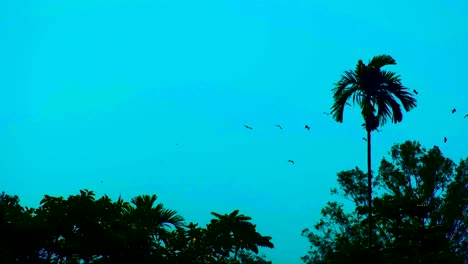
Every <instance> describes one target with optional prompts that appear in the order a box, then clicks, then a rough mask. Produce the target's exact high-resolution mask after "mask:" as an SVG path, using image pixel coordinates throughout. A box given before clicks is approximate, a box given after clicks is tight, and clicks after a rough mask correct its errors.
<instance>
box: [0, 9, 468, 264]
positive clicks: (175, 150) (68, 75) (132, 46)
mask: <svg viewBox="0 0 468 264" xmlns="http://www.w3.org/2000/svg"><path fill="white" fill-rule="evenodd" d="M466 10H468V2H467V1H462V0H453V1H442V0H440V1H407V0H406V1H403V0H392V1H344V0H326V1H312V0H309V1H307V0H287V1H286V0H268V1H267V0H263V1H262V0H204V1H182V0H161V1H157V0H152V1H150V0H147V1H144V0H131V1H130V0H115V1H110V0H80V1H58V0H55V1H52V0H41V1H32V0H26V1H13V0H11V1H10V0H6V1H2V2H1V3H0V38H1V39H0V40H1V41H0V58H1V61H2V63H0V191H6V192H7V193H9V194H16V195H19V196H20V199H21V201H22V204H23V205H26V206H33V207H36V206H38V204H39V201H40V200H41V199H42V197H43V195H44V194H49V195H56V196H68V195H74V194H77V193H78V191H79V190H80V189H85V188H87V189H90V190H94V191H95V192H96V194H97V196H98V197H101V196H102V195H104V194H108V195H110V197H111V198H113V199H116V198H117V197H118V195H119V194H122V196H123V198H125V199H127V200H128V199H130V198H132V197H134V196H136V195H140V194H153V193H155V194H157V195H158V201H159V202H162V203H163V204H164V205H165V206H166V207H168V208H171V209H175V210H177V211H178V212H179V213H180V214H181V215H183V216H184V217H185V218H186V219H187V220H188V221H193V222H198V223H200V224H201V225H202V226H204V225H205V224H206V223H208V221H209V220H210V219H211V215H210V212H212V211H216V212H219V213H223V214H224V213H230V212H231V211H232V210H234V209H239V210H240V212H241V213H243V214H246V215H249V216H251V217H252V218H253V220H252V221H253V223H255V224H257V229H258V230H259V232H260V233H262V234H263V235H269V236H272V237H273V243H274V244H275V248H274V249H273V250H270V249H266V250H263V252H264V253H265V254H266V255H267V256H268V258H269V259H271V260H273V263H275V264H289V263H300V260H299V257H300V256H303V255H304V254H305V253H306V252H307V249H308V247H309V245H310V244H309V243H308V242H307V240H306V238H303V237H301V231H302V230H303V229H304V228H306V227H312V226H313V225H314V224H315V223H316V222H317V221H318V220H319V219H320V209H321V208H322V207H323V206H324V205H325V203H326V202H327V201H329V200H330V199H338V198H333V197H331V196H330V188H332V187H335V186H336V173H337V172H339V171H342V170H347V169H352V168H354V167H355V166H359V167H360V168H362V169H363V170H364V171H366V144H365V142H364V141H363V140H362V139H361V138H362V137H363V136H364V135H365V132H364V130H362V128H361V126H360V124H361V123H362V119H361V116H360V112H359V110H358V109H357V108H356V109H348V110H347V111H346V112H345V121H344V123H343V124H338V123H335V122H334V121H333V120H332V119H331V118H330V117H329V116H326V115H324V114H323V112H325V111H329V108H330V106H331V104H332V94H331V89H332V88H333V84H334V83H335V82H336V81H338V80H339V78H340V75H341V73H342V72H343V71H345V70H349V69H354V66H355V64H356V62H357V61H358V60H359V59H363V60H364V61H365V62H368V61H369V60H370V59H371V58H372V56H375V55H380V54H390V55H391V56H393V57H394V58H395V59H396V61H397V63H398V65H396V66H390V67H388V68H387V69H388V70H393V71H396V72H398V73H399V74H401V75H402V80H403V83H404V84H405V85H406V86H407V87H409V88H410V89H411V90H412V89H416V90H418V91H419V95H417V99H418V107H417V108H416V109H415V110H413V111H411V112H410V113H408V114H406V115H405V117H404V121H403V123H401V124H398V125H393V124H390V125H386V126H384V127H383V128H382V130H383V132H381V133H376V134H375V136H374V137H373V159H374V161H375V162H374V166H373V168H374V169H376V168H377V166H378V162H380V160H381V158H382V157H383V156H384V155H386V154H387V152H388V151H389V150H390V147H391V146H392V145H393V144H394V143H402V142H403V141H405V140H408V139H409V140H419V141H420V142H421V144H422V145H423V146H425V147H427V148H430V147H432V146H434V145H438V146H440V148H441V150H442V152H443V153H444V154H445V155H447V156H448V157H450V158H452V159H453V160H454V161H456V162H458V161H459V160H460V158H464V157H466V155H467V152H466V149H467V146H468V139H467V137H466V133H467V132H468V118H466V119H464V118H463V116H464V115H465V114H468V96H467V95H468V94H467V81H466V80H467V79H466V76H467V75H466V69H467V68H466V62H467V61H468V51H467V49H466V48H467V47H468V27H467V25H468V17H467V16H466ZM454 107H455V108H457V110H458V111H457V112H456V113H455V114H453V115H452V114H451V112H450V110H451V109H452V108H454ZM244 124H248V125H250V126H252V127H253V128H254V129H253V130H247V129H245V128H244ZM276 124H281V125H282V126H283V130H280V129H278V128H277V127H275V126H274V125H276ZM305 124H309V125H310V127H311V130H310V131H306V130H305V129H304V125H305ZM444 136H446V137H447V138H448V142H447V143H446V144H444V143H443V137H444ZM288 159H293V160H294V161H295V165H292V164H290V163H288V162H287V160H288ZM101 181H102V183H101Z"/></svg>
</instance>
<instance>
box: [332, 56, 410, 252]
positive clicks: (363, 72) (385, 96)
mask: <svg viewBox="0 0 468 264" xmlns="http://www.w3.org/2000/svg"><path fill="white" fill-rule="evenodd" d="M395 64H396V61H395V60H394V59H393V58H392V57H391V56H389V55H379V56H375V57H373V58H372V60H371V61H370V62H369V63H368V65H366V64H364V63H363V62H362V60H359V61H358V63H357V65H356V68H355V70H354V71H345V72H344V74H343V75H342V77H341V79H340V81H339V82H338V83H336V84H335V88H333V89H332V91H333V99H334V103H333V105H332V107H331V114H332V115H333V118H334V119H335V120H336V121H337V122H339V123H341V122H343V114H344V108H345V106H346V104H347V101H348V100H350V99H351V100H352V101H353V103H355V104H358V105H359V107H360V108H361V114H362V117H363V118H364V125H363V127H364V128H365V130H366V132H367V173H368V177H367V182H368V203H369V212H368V214H369V217H368V220H369V224H368V239H369V247H370V248H372V227H373V224H372V171H371V167H372V166H371V161H372V160H371V132H372V131H374V130H377V128H378V127H379V126H382V125H384V124H385V123H386V121H387V119H391V121H392V122H393V123H398V122H401V121H402V120H403V113H402V110H401V107H400V103H401V105H402V106H403V108H404V109H405V111H410V110H411V109H412V108H414V107H416V99H414V97H413V96H412V95H411V93H410V92H408V88H406V87H404V86H403V85H402V84H401V80H400V76H398V75H396V73H394V72H390V71H386V70H382V69H381V68H382V67H384V66H387V65H395ZM397 100H398V101H400V103H398V101H397Z"/></svg>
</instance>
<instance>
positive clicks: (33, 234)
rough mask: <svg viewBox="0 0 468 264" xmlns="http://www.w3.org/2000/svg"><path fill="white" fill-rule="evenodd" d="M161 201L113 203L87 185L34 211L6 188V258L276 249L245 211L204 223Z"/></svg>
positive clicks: (85, 259) (199, 256) (225, 255)
mask: <svg viewBox="0 0 468 264" xmlns="http://www.w3.org/2000/svg"><path fill="white" fill-rule="evenodd" d="M156 200H157V196H156V195H152V196H149V195H141V196H137V197H135V198H133V199H131V201H130V203H128V202H125V201H123V199H121V198H120V197H119V198H118V200H117V201H115V202H113V201H112V200H111V199H110V198H109V197H108V196H103V197H101V198H100V199H96V198H95V195H94V193H93V192H92V191H88V190H82V191H80V193H79V194H78V195H71V196H69V197H68V198H67V199H64V198H63V197H52V196H48V195H45V197H44V199H43V200H42V201H41V204H40V207H39V208H37V209H29V208H23V207H22V206H21V205H20V204H19V198H18V197H17V196H10V195H7V194H5V193H2V194H1V195H0V233H1V234H2V237H1V240H0V241H1V242H0V243H1V244H0V263H70V264H71V263H89V264H91V263H92V264H105V263H112V264H114V263H162V264H166V263H171V264H177V263H180V264H186V263H188V264H190V263H193V264H195V263H200V264H201V263H203V264H205V263H221V264H222V263H226V264H227V263H240V264H244V263H268V262H261V261H263V258H255V257H253V255H252V254H253V253H255V254H257V253H258V248H257V246H267V247H270V248H273V244H272V243H271V242H270V239H271V237H264V236H261V235H260V234H259V233H257V232H256V231H255V225H253V224H252V223H250V222H249V221H248V220H250V219H251V218H250V217H247V216H243V215H238V212H239V211H238V210H236V211H234V212H233V213H231V214H229V215H225V216H223V215H220V214H217V213H213V215H215V216H216V217H217V219H214V220H212V221H211V223H210V224H209V225H207V227H206V228H200V227H198V224H194V223H190V224H188V225H186V224H185V221H184V218H183V217H182V216H180V215H179V214H178V213H177V211H174V210H169V209H166V208H165V207H164V206H163V205H162V204H160V203H159V204H156ZM238 220H239V221H238ZM232 221H234V222H232ZM236 221H237V222H236ZM233 223H234V225H232V224H233ZM236 223H237V224H239V225H238V226H237V225H236ZM243 227H244V228H243ZM231 232H234V234H233V235H232V236H230V234H231ZM220 238H223V239H224V240H222V241H221V240H220ZM221 242H222V243H221ZM240 249H245V250H242V251H241V253H239V252H240V251H239V250H240ZM234 252H235V253H236V254H234ZM237 253H239V255H237ZM249 261H250V262H249ZM255 261H257V262H255Z"/></svg>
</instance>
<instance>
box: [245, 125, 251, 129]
mask: <svg viewBox="0 0 468 264" xmlns="http://www.w3.org/2000/svg"><path fill="white" fill-rule="evenodd" d="M244 126H245V128H247V129H250V130H252V129H253V128H251V127H249V126H248V125H244Z"/></svg>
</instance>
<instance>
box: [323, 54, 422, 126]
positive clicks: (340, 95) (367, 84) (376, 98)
mask: <svg viewBox="0 0 468 264" xmlns="http://www.w3.org/2000/svg"><path fill="white" fill-rule="evenodd" d="M395 64H396V61H395V59H393V58H392V57H391V56H389V55H379V56H375V57H373V58H372V60H371V61H370V62H369V63H368V64H367V65H366V64H364V63H363V62H362V60H359V61H358V63H357V65H356V68H355V70H354V71H345V72H344V74H343V75H342V76H341V79H340V81H339V82H337V83H336V84H335V88H334V89H333V99H334V104H333V106H332V108H331V110H332V111H331V112H332V114H333V118H334V119H335V120H336V121H337V122H340V123H341V122H343V115H344V108H345V106H346V103H347V101H348V100H350V99H352V101H353V103H356V104H358V105H359V107H360V108H361V114H362V117H363V118H364V121H365V125H364V127H365V128H366V131H374V130H376V129H377V128H378V127H379V126H382V125H384V124H385V123H386V121H387V119H390V120H391V121H392V122H393V123H399V122H401V121H402V120H403V113H402V111H401V107H400V104H399V103H398V101H400V102H401V105H402V106H403V108H404V109H405V110H406V111H409V110H411V109H412V108H414V107H416V99H414V98H413V97H412V96H411V94H410V93H409V92H408V88H406V87H404V86H403V85H402V84H401V78H400V76H399V75H397V74H396V73H394V72H391V71H386V70H382V69H381V68H382V67H384V66H387V65H395ZM397 99H398V101H397Z"/></svg>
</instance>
